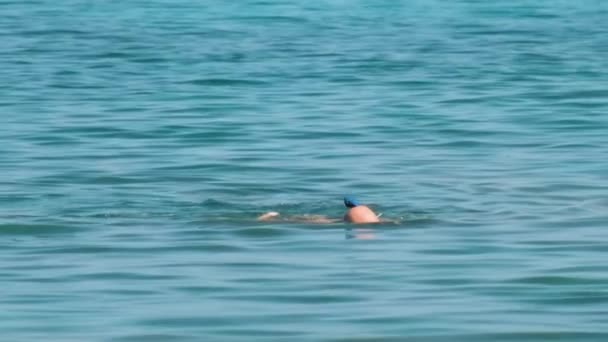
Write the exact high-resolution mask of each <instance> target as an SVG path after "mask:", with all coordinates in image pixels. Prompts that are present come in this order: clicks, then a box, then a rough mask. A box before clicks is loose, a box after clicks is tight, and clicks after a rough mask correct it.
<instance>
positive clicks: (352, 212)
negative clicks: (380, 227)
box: [344, 205, 380, 223]
mask: <svg viewBox="0 0 608 342" xmlns="http://www.w3.org/2000/svg"><path fill="white" fill-rule="evenodd" d="M344 221H346V222H350V223H378V222H380V219H379V218H378V216H377V215H376V213H374V212H373V211H372V210H371V209H370V208H368V207H366V206H364V205H359V206H356V207H354V208H350V209H348V211H347V212H346V214H344Z"/></svg>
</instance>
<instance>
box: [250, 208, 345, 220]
mask: <svg viewBox="0 0 608 342" xmlns="http://www.w3.org/2000/svg"><path fill="white" fill-rule="evenodd" d="M279 216H280V214H279V213H277V212H276V211H269V212H267V213H265V214H262V215H260V216H258V217H257V220H258V221H274V220H276V219H278V218H279ZM283 221H287V222H309V223H337V222H342V219H332V218H329V217H326V216H323V215H301V216H292V217H287V218H284V219H283Z"/></svg>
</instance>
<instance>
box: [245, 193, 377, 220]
mask: <svg viewBox="0 0 608 342" xmlns="http://www.w3.org/2000/svg"><path fill="white" fill-rule="evenodd" d="M344 205H345V206H346V207H347V208H348V211H347V212H346V214H344V218H343V219H342V220H340V219H332V218H328V217H325V216H323V215H301V216H294V217H291V218H287V219H285V221H295V222H310V223H336V222H340V221H344V222H349V223H356V224H360V223H379V222H382V221H380V219H379V216H378V215H376V214H375V213H374V212H373V211H372V210H371V209H370V208H369V207H367V206H365V205H361V204H360V203H359V201H357V200H356V199H354V198H353V197H344ZM279 218H280V214H279V213H278V212H276V211H269V212H267V213H265V214H263V215H260V216H258V218H257V220H258V221H273V220H277V219H279ZM384 222H389V221H384Z"/></svg>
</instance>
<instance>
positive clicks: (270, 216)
mask: <svg viewBox="0 0 608 342" xmlns="http://www.w3.org/2000/svg"><path fill="white" fill-rule="evenodd" d="M279 215H280V214H279V213H277V212H276V211H269V212H267V213H265V214H262V215H260V216H258V218H257V220H258V221H272V220H274V219H276V218H278V217H279Z"/></svg>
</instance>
